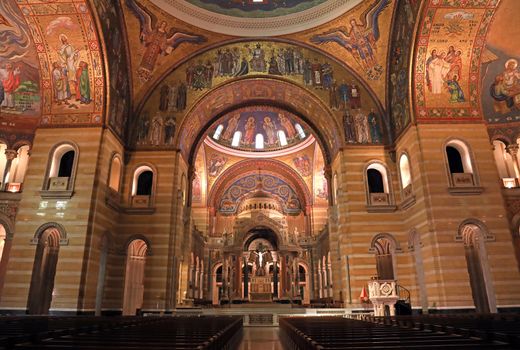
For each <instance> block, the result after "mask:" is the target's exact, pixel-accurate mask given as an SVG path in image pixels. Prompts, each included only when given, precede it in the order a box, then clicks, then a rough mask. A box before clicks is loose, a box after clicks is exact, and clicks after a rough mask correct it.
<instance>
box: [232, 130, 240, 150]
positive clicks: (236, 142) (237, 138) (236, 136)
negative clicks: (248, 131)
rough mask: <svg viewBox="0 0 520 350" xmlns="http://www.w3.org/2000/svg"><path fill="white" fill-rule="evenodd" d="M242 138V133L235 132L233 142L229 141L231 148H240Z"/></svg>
mask: <svg viewBox="0 0 520 350" xmlns="http://www.w3.org/2000/svg"><path fill="white" fill-rule="evenodd" d="M241 138H242V133H241V132H240V131H235V133H234V134H233V140H232V141H231V146H233V147H238V146H240V139H241Z"/></svg>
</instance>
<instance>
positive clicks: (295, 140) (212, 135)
mask: <svg viewBox="0 0 520 350" xmlns="http://www.w3.org/2000/svg"><path fill="white" fill-rule="evenodd" d="M309 138H310V135H309V134H308V132H307V131H306V130H305V127H304V125H303V124H302V123H301V122H299V121H298V120H296V119H295V117H294V116H293V115H292V114H291V113H288V112H286V111H282V110H280V109H278V108H273V107H267V106H255V107H246V108H241V109H239V110H236V111H233V112H231V113H229V114H227V115H226V116H224V117H223V118H221V119H220V120H219V121H218V122H216V123H215V124H214V125H213V126H212V128H210V131H209V135H208V140H207V142H210V143H211V142H215V143H217V144H219V145H222V146H224V147H227V148H231V149H233V150H240V151H254V152H270V151H280V150H288V149H292V148H293V147H295V146H297V145H299V144H301V143H303V142H304V141H306V140H308V139H309Z"/></svg>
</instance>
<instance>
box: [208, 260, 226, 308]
mask: <svg viewBox="0 0 520 350" xmlns="http://www.w3.org/2000/svg"><path fill="white" fill-rule="evenodd" d="M223 269H224V265H223V263H222V261H217V262H216V263H214V264H213V266H212V268H211V281H212V283H211V300H212V304H213V305H218V304H219V303H220V296H221V294H222V280H223V276H222V273H223V271H222V270H223ZM219 270H220V274H219V273H218V272H219Z"/></svg>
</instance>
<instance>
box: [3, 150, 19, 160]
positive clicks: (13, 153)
mask: <svg viewBox="0 0 520 350" xmlns="http://www.w3.org/2000/svg"><path fill="white" fill-rule="evenodd" d="M5 157H6V158H7V160H13V159H15V158H16V157H18V152H16V151H15V150H14V149H6V150H5Z"/></svg>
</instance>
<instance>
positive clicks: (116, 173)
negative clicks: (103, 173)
mask: <svg viewBox="0 0 520 350" xmlns="http://www.w3.org/2000/svg"><path fill="white" fill-rule="evenodd" d="M122 179H123V162H122V160H121V156H120V155H119V153H115V152H114V153H113V154H112V157H111V160H110V167H109V169H108V181H107V182H108V187H109V188H111V189H112V190H114V191H116V192H119V189H120V187H121V180H122Z"/></svg>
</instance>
